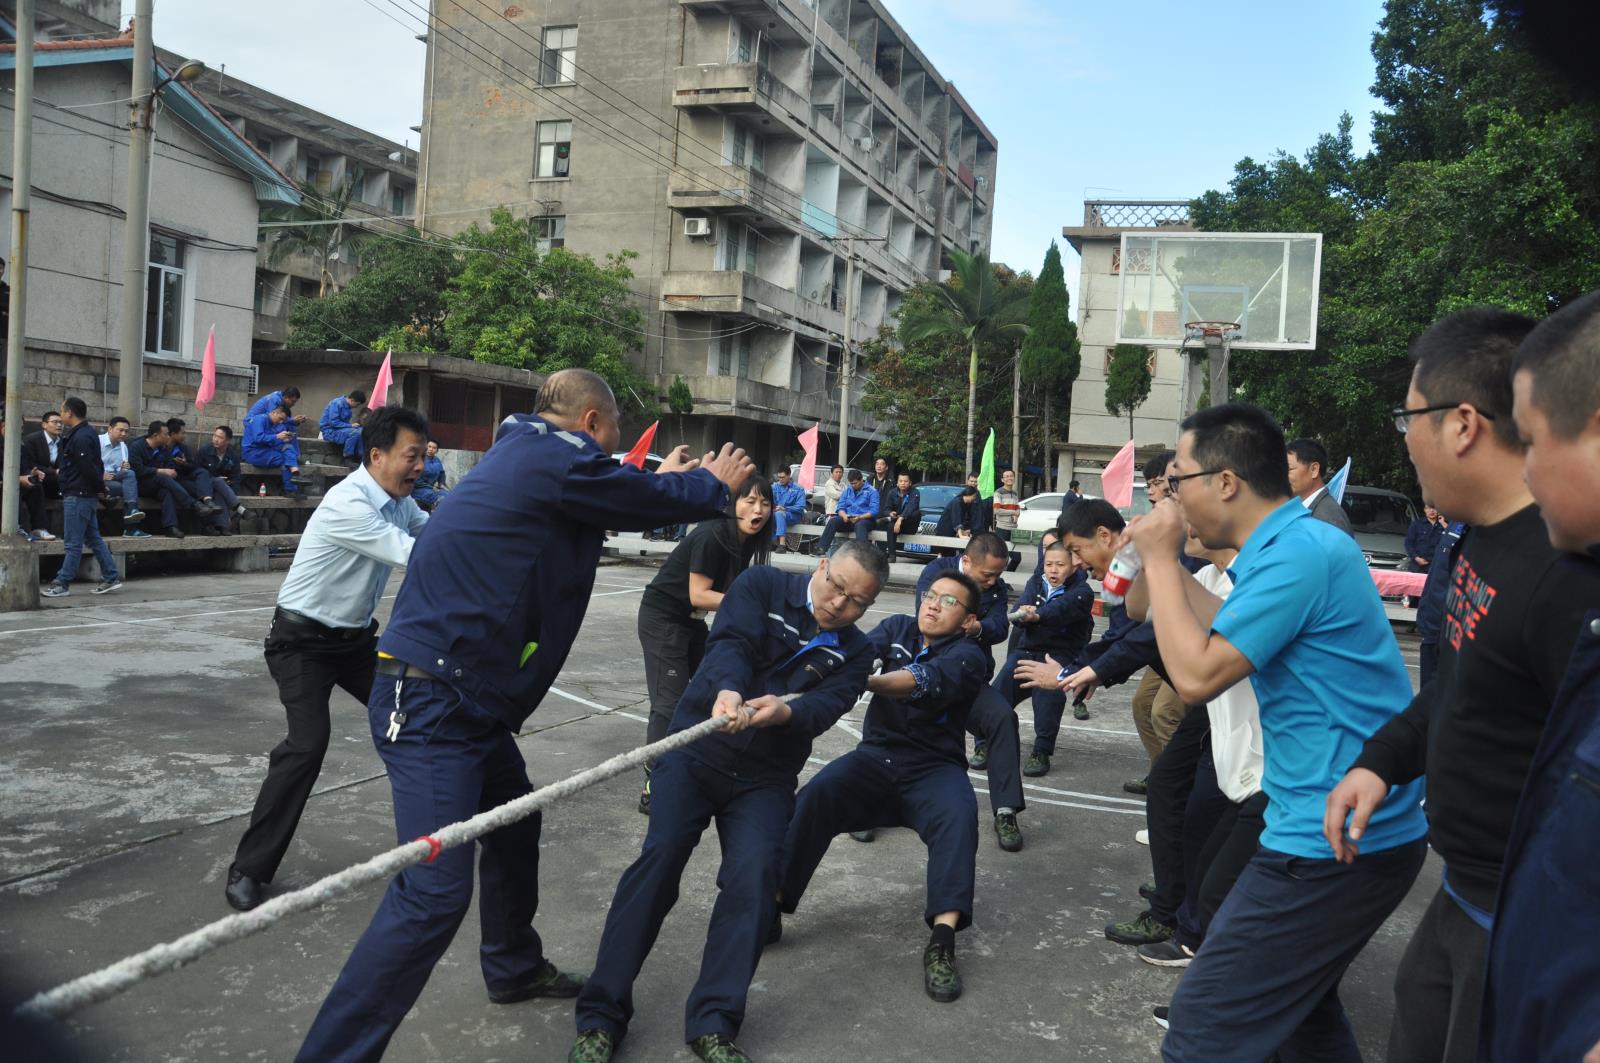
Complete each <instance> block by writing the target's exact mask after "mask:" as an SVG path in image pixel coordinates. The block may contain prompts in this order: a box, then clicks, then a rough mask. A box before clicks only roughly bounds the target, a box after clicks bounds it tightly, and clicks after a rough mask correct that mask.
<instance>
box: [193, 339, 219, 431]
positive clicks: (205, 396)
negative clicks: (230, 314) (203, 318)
mask: <svg viewBox="0 0 1600 1063" xmlns="http://www.w3.org/2000/svg"><path fill="white" fill-rule="evenodd" d="M216 397H217V326H215V325H212V326H211V331H210V332H208V333H206V353H205V356H204V357H203V358H201V359H200V390H199V391H197V392H195V393H194V408H195V409H197V410H203V409H205V408H206V403H208V402H210V401H211V400H212V399H214V398H216Z"/></svg>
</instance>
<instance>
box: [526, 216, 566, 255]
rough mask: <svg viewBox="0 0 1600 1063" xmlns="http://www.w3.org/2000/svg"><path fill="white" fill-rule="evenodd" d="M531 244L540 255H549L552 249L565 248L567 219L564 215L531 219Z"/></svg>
mask: <svg viewBox="0 0 1600 1063" xmlns="http://www.w3.org/2000/svg"><path fill="white" fill-rule="evenodd" d="M533 244H534V247H536V248H538V250H539V253H540V254H541V255H545V254H549V253H550V249H551V248H553V247H566V246H567V219H566V216H565V215H561V214H550V215H546V216H545V217H542V218H535V219H533Z"/></svg>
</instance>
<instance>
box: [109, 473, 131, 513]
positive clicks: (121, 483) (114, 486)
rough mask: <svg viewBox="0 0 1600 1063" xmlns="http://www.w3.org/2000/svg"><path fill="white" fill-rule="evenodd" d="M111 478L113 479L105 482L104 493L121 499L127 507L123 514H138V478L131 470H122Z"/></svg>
mask: <svg viewBox="0 0 1600 1063" xmlns="http://www.w3.org/2000/svg"><path fill="white" fill-rule="evenodd" d="M113 476H114V477H115V479H111V480H107V481H106V493H107V494H108V495H110V496H111V497H112V498H120V499H122V501H123V502H124V503H125V504H126V506H127V508H126V510H125V512H128V513H137V512H139V477H138V476H137V475H135V474H134V471H133V470H132V469H122V470H120V471H118V472H116V473H114V474H113Z"/></svg>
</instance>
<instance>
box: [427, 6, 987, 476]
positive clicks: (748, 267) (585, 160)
mask: <svg viewBox="0 0 1600 1063" xmlns="http://www.w3.org/2000/svg"><path fill="white" fill-rule="evenodd" d="M496 6H497V7H498V5H496ZM424 112H425V114H424V126H423V157H422V164H421V187H422V193H421V195H422V200H421V203H420V204H419V208H418V213H419V223H420V224H421V225H423V226H424V227H425V228H426V229H427V230H428V231H430V232H442V233H454V232H457V231H459V230H461V229H463V228H465V227H466V226H468V225H469V224H471V223H472V222H473V221H475V220H482V219H483V218H485V217H486V216H487V213H488V210H489V208H491V207H493V206H495V205H502V204H503V205H507V206H509V207H511V208H512V209H513V210H514V211H515V212H516V213H518V214H519V215H520V216H530V217H535V218H538V219H540V221H539V226H540V231H541V237H542V240H543V242H544V243H545V245H546V246H547V247H554V246H566V247H569V248H572V249H574V250H576V251H580V252H584V253H588V254H591V255H594V256H596V257H597V258H599V257H603V256H604V255H606V254H608V253H612V252H616V251H620V250H623V249H627V250H630V251H633V252H635V253H636V254H637V255H638V257H637V258H636V259H634V260H633V262H632V267H633V269H634V271H635V274H636V276H635V280H634V288H635V290H636V291H637V292H638V293H639V294H640V297H641V301H642V307H643V309H645V311H646V313H645V317H644V321H645V325H644V328H643V329H642V332H643V335H641V336H640V337H639V354H638V358H639V362H640V367H641V368H642V369H644V370H645V372H646V373H648V374H649V375H650V376H652V377H653V379H654V381H655V383H656V385H657V394H658V396H664V395H665V394H666V391H667V388H668V386H669V385H670V384H671V382H672V380H673V378H674V377H675V376H681V377H682V378H683V379H684V381H685V382H686V383H687V384H688V385H689V388H690V391H691V393H692V394H693V396H694V412H693V414H692V415H691V416H690V417H687V418H684V419H683V421H684V432H685V434H686V435H687V436H688V437H689V439H688V440H687V441H689V442H692V443H694V444H696V445H701V446H704V445H709V444H710V442H711V441H712V440H714V439H715V440H721V439H728V438H732V439H734V440H736V441H737V442H738V443H739V444H740V445H742V446H745V447H746V448H747V449H750V450H751V451H752V453H754V454H756V455H757V456H758V458H760V459H761V460H763V461H764V462H766V463H773V462H777V461H782V460H785V459H787V457H788V456H789V455H790V454H792V453H795V452H796V450H797V446H796V444H795V441H794V437H795V433H796V432H797V431H799V430H801V429H804V428H806V427H809V426H810V425H811V424H813V423H818V422H820V423H821V424H822V430H823V433H824V435H825V438H827V437H833V442H832V443H831V444H828V443H825V445H824V450H823V452H824V455H825V456H831V455H832V454H833V453H835V452H836V450H837V446H838V443H837V435H836V433H837V430H838V421H839V412H840V411H839V399H840V383H841V379H840V376H841V372H842V371H843V370H846V369H850V370H851V371H852V372H853V380H854V384H853V387H852V391H851V394H852V399H853V402H852V410H851V412H850V438H851V457H852V458H853V459H859V460H853V461H852V463H853V464H864V463H865V460H866V459H867V458H869V457H870V456H871V454H872V453H873V446H874V440H875V438H876V436H877V432H878V429H879V427H880V426H879V425H878V424H877V423H876V422H875V421H874V420H873V419H872V418H871V417H870V416H868V415H867V414H866V413H865V412H864V411H863V410H861V408H860V407H859V397H860V394H861V374H864V373H869V372H870V371H871V367H870V365H862V364H860V360H859V355H857V354H855V353H852V355H851V356H850V360H849V361H848V362H847V361H846V360H845V353H844V351H845V341H846V337H847V336H848V337H849V338H850V339H851V340H852V341H853V343H856V342H859V341H860V339H861V338H863V337H867V336H870V335H872V334H874V333H875V332H876V330H877V329H878V327H879V326H880V325H881V324H884V323H885V322H889V321H890V320H891V318H892V315H893V313H894V311H895V309H896V307H897V306H898V305H899V303H900V300H901V298H902V296H903V294H904V293H905V291H906V290H907V289H908V288H910V287H911V286H913V285H914V284H916V283H918V282H919V281H922V280H925V279H929V278H933V279H937V278H938V276H939V272H940V270H941V268H942V267H943V266H944V265H945V264H946V263H947V261H948V251H949V249H951V248H961V249H963V250H969V251H970V250H978V251H987V250H988V247H989V240H990V230H991V218H992V209H993V201H994V187H995V166H996V156H997V150H998V142H997V140H996V138H995V136H994V134H993V133H991V132H990V131H989V129H988V128H987V127H986V126H985V125H984V123H983V121H982V119H981V118H979V117H978V115H977V114H976V113H975V112H974V110H973V109H972V107H971V106H970V105H969V104H968V103H967V102H966V100H965V99H963V98H962V96H961V94H960V93H959V92H958V91H957V90H956V88H955V86H954V85H952V84H951V83H950V82H948V81H947V80H946V79H945V78H944V77H943V76H942V75H940V73H939V72H938V70H937V68H936V67H935V66H934V65H933V62H932V61H931V60H930V59H929V57H928V56H926V55H925V54H923V52H922V51H921V50H920V49H919V48H918V47H917V46H916V44H915V42H913V41H912V40H911V39H910V38H909V37H908V36H907V35H906V34H905V32H904V31H903V30H902V29H901V27H900V25H899V24H898V23H897V22H896V21H895V20H894V18H893V16H892V15H891V14H890V13H889V11H888V9H887V8H886V7H885V5H884V4H883V3H881V2H879V0H678V2H677V3H660V2H656V0H582V2H580V0H528V2H526V3H523V4H520V5H516V6H510V7H506V8H504V9H503V10H500V11H496V10H490V9H487V8H485V7H482V6H480V5H470V4H469V5H465V9H464V8H463V7H462V6H460V5H456V4H453V3H449V2H435V3H434V4H433V7H432V23H431V27H430V32H429V34H428V58H427V83H426V86H425V91H424ZM852 350H853V347H852ZM673 423H676V422H673Z"/></svg>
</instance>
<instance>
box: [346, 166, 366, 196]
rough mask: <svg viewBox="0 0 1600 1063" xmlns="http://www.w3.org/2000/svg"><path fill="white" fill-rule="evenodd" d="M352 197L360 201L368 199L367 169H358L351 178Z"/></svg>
mask: <svg viewBox="0 0 1600 1063" xmlns="http://www.w3.org/2000/svg"><path fill="white" fill-rule="evenodd" d="M350 198H351V199H353V200H355V201H356V202H358V203H364V202H366V199H367V171H365V170H359V169H358V170H357V171H356V175H355V176H354V177H353V178H351V179H350Z"/></svg>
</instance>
